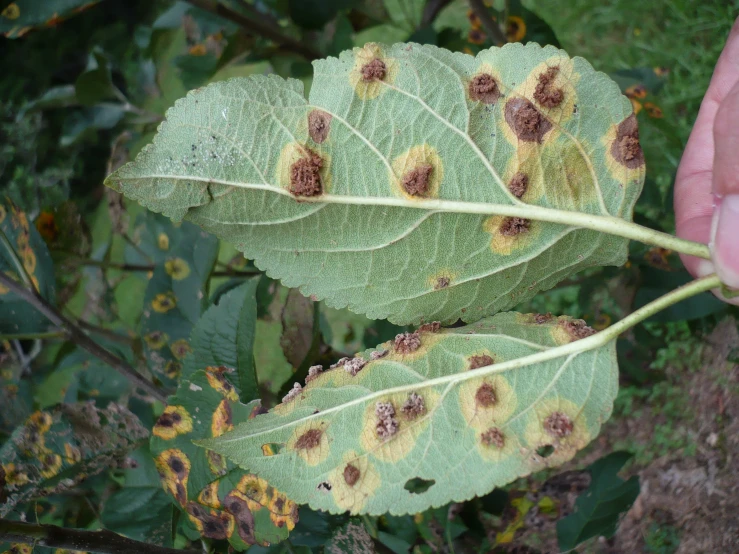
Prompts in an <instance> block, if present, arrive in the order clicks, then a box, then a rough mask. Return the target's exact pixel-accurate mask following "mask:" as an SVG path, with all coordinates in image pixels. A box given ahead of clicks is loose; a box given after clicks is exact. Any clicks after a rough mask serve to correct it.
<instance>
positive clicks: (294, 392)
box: [282, 383, 303, 404]
mask: <svg viewBox="0 0 739 554" xmlns="http://www.w3.org/2000/svg"><path fill="white" fill-rule="evenodd" d="M301 392H303V385H301V384H300V383H293V388H291V389H290V392H288V393H287V394H286V395H285V396H283V397H282V403H283V404H285V403H287V402H290V401H291V400H292V399H294V398H296V397H298V396H300V393H301Z"/></svg>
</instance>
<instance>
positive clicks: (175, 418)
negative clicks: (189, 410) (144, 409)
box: [157, 412, 182, 427]
mask: <svg viewBox="0 0 739 554" xmlns="http://www.w3.org/2000/svg"><path fill="white" fill-rule="evenodd" d="M180 422H182V416H181V415H180V414H178V413H177V412H171V413H166V412H165V413H163V414H162V415H160V416H159V419H158V420H157V425H158V426H159V427H174V426H175V425H177V424H178V423H180Z"/></svg>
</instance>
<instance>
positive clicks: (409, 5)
mask: <svg viewBox="0 0 739 554" xmlns="http://www.w3.org/2000/svg"><path fill="white" fill-rule="evenodd" d="M383 3H384V4H385V10H386V11H387V13H388V15H389V16H390V19H391V20H392V22H393V23H394V24H395V25H397V26H398V27H400V28H402V29H404V30H405V31H406V32H407V33H408V35H407V36H410V35H411V34H412V33H413V32H414V31H415V30H416V29H418V28H419V27H420V26H421V17H422V15H423V8H424V7H425V5H426V0H383Z"/></svg>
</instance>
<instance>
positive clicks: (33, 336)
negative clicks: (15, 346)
mask: <svg viewBox="0 0 739 554" xmlns="http://www.w3.org/2000/svg"><path fill="white" fill-rule="evenodd" d="M66 336H67V333H65V332H64V331H46V332H42V333H10V334H7V335H0V341H4V340H41V339H59V338H66Z"/></svg>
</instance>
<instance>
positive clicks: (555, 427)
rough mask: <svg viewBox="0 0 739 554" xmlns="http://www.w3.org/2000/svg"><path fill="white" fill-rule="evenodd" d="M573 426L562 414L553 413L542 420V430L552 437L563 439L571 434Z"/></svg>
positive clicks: (566, 416) (568, 418)
mask: <svg viewBox="0 0 739 554" xmlns="http://www.w3.org/2000/svg"><path fill="white" fill-rule="evenodd" d="M574 426H575V424H574V423H572V420H571V419H570V417H569V416H568V415H566V414H563V413H562V412H554V413H552V414H551V415H550V416H549V417H547V418H546V419H545V420H544V430H545V431H546V432H547V433H549V434H550V435H552V436H553V437H559V438H564V437H567V436H569V435H571V434H572V429H573V428H574Z"/></svg>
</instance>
